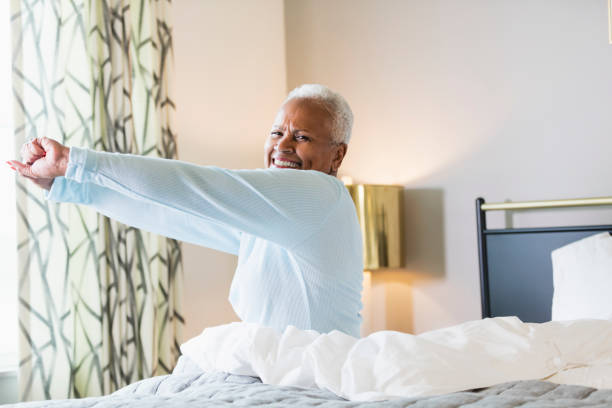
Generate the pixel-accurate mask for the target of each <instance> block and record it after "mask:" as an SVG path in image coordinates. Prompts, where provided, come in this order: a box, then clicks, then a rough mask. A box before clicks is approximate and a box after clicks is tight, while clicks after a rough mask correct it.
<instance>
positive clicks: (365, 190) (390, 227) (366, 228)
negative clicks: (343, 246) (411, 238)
mask: <svg viewBox="0 0 612 408" xmlns="http://www.w3.org/2000/svg"><path fill="white" fill-rule="evenodd" d="M346 188H347V189H348V190H349V193H350V194H351V197H352V198H353V202H354V203H355V208H356V210H357V218H358V219H359V225H360V226H361V234H362V237H363V267H364V270H366V271H372V270H375V269H381V268H399V267H401V264H402V257H401V255H402V192H403V186H398V185H381V184H348V185H347V186H346Z"/></svg>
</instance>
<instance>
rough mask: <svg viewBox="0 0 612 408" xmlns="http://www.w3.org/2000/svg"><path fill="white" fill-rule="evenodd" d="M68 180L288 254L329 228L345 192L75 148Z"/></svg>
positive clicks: (332, 184) (267, 174)
mask: <svg viewBox="0 0 612 408" xmlns="http://www.w3.org/2000/svg"><path fill="white" fill-rule="evenodd" d="M66 178H67V179H70V180H74V181H76V182H79V183H91V184H95V185H97V186H100V187H104V188H106V189H109V190H113V191H115V192H118V193H121V194H122V195H125V196H127V197H130V198H133V199H135V200H138V201H141V202H144V203H148V204H152V205H156V206H159V207H163V208H165V209H168V210H170V211H171V212H172V213H180V214H183V215H185V216H190V217H194V218H197V219H200V220H202V221H206V222H209V223H212V224H216V225H219V226H221V227H224V228H230V229H235V230H238V231H241V232H245V233H248V234H251V235H255V236H258V237H261V238H263V239H266V240H269V241H272V242H275V243H277V244H279V245H281V246H284V247H288V248H289V247H293V246H295V245H297V244H299V243H301V242H303V241H304V240H305V239H307V238H308V237H309V236H310V235H311V234H312V233H313V232H314V231H316V230H317V229H319V228H320V227H321V226H322V224H323V223H324V222H325V219H326V217H327V215H328V214H329V212H330V211H331V210H333V208H335V206H336V205H337V204H338V202H339V201H340V200H339V197H340V195H341V189H342V188H344V187H343V186H342V184H341V183H340V181H339V180H337V179H336V178H335V177H332V176H329V175H326V174H324V173H321V172H318V171H305V170H290V169H282V170H281V169H257V170H228V169H221V168H218V167H214V166H198V165H195V164H191V163H185V162H181V161H178V160H168V159H159V158H150V157H144V156H135V155H126V154H117V153H106V152H95V151H91V150H86V149H80V148H75V147H73V148H71V149H70V160H69V163H68V168H67V171H66ZM92 198H93V197H92ZM92 204H94V205H96V204H98V203H94V202H93V201H92ZM100 204H102V203H100ZM104 204H105V205H106V204H107V203H104ZM128 212H130V211H126V213H125V214H123V213H122V214H121V215H125V217H124V218H127V219H129V216H130V215H131V212H130V214H128ZM151 222H154V220H152V221H151Z"/></svg>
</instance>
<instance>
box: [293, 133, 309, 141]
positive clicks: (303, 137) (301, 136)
mask: <svg viewBox="0 0 612 408" xmlns="http://www.w3.org/2000/svg"><path fill="white" fill-rule="evenodd" d="M295 139H296V140H299V141H303V142H307V141H309V140H310V138H308V136H304V135H296V136H295Z"/></svg>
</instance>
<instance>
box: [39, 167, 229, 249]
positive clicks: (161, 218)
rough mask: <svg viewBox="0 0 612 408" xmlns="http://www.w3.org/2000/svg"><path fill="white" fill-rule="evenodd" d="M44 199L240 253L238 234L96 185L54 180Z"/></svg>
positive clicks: (154, 231)
mask: <svg viewBox="0 0 612 408" xmlns="http://www.w3.org/2000/svg"><path fill="white" fill-rule="evenodd" d="M47 199H48V200H52V201H59V202H68V203H76V204H85V205H88V206H90V207H92V208H94V209H95V210H96V211H98V212H100V213H101V214H104V215H106V216H107V217H110V218H112V219H114V220H117V221H119V222H122V223H124V224H126V225H130V226H132V227H135V228H138V229H142V230H145V231H149V232H153V233H156V234H160V235H164V236H167V237H169V238H173V239H178V240H180V241H185V242H189V243H192V244H196V245H202V246H205V247H208V248H212V249H216V250H219V251H223V252H228V253H230V254H234V255H237V254H238V251H239V249H240V231H237V230H235V229H232V228H226V227H222V226H220V225H217V224H214V223H210V222H205V221H204V220H202V219H201V218H198V217H193V216H190V215H187V214H184V213H181V212H178V211H174V210H172V209H169V208H165V207H161V206H158V205H155V204H151V203H147V202H144V201H140V200H134V199H133V198H130V197H127V196H125V195H123V194H121V193H118V192H116V191H113V190H110V189H107V188H105V187H100V186H98V185H96V184H91V183H77V182H76V181H73V180H68V179H66V178H64V177H57V178H56V179H55V180H54V181H53V186H52V187H51V190H50V191H49V193H48V194H47Z"/></svg>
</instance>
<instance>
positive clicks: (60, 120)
mask: <svg viewBox="0 0 612 408" xmlns="http://www.w3.org/2000/svg"><path fill="white" fill-rule="evenodd" d="M11 2H12V3H11V10H12V12H11V14H12V19H11V24H12V34H13V86H14V98H15V99H14V102H15V103H14V106H15V111H16V112H15V137H16V142H17V143H16V145H17V146H21V145H22V143H23V142H24V141H26V140H28V139H30V138H33V137H38V136H48V137H52V138H55V139H57V140H59V141H61V142H62V143H65V144H67V145H71V146H85V147H90V148H93V149H97V150H105V151H113V152H123V153H134V154H142V155H149V156H156V157H165V158H175V157H176V145H175V134H174V133H173V131H172V127H171V125H172V114H173V112H174V109H175V107H174V104H173V102H172V100H171V98H170V97H169V95H168V90H169V85H170V84H169V80H170V78H171V75H172V72H171V70H172V26H171V22H170V21H169V9H170V0H11ZM17 189H18V237H19V239H18V242H19V243H18V253H19V329H20V363H19V383H20V395H21V399H22V400H36V399H48V398H70V397H84V396H94V395H102V394H107V393H110V392H112V391H114V390H116V389H118V388H120V387H122V386H124V385H126V384H129V383H131V382H133V381H135V380H139V379H142V378H146V377H149V376H153V375H159V374H165V373H168V372H170V371H171V370H172V368H173V367H174V364H175V362H176V359H177V358H178V354H179V348H178V345H179V344H180V331H181V326H182V324H183V319H182V317H181V314H180V309H179V307H180V306H179V305H180V293H181V281H182V267H181V252H180V247H179V245H178V243H177V242H176V241H173V240H170V239H166V238H163V237H160V236H156V235H153V234H149V233H145V232H142V231H139V230H137V229H134V228H130V227H127V226H125V225H122V224H120V223H117V222H115V221H113V220H110V219H108V218H106V217H103V216H101V215H99V214H97V213H95V212H93V211H91V210H90V209H88V208H86V207H80V206H76V205H72V204H54V203H50V202H47V201H45V199H44V196H43V193H42V192H41V191H40V190H39V189H37V187H35V186H34V185H33V184H32V183H29V182H27V181H25V180H23V179H20V180H18V181H17Z"/></svg>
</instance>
